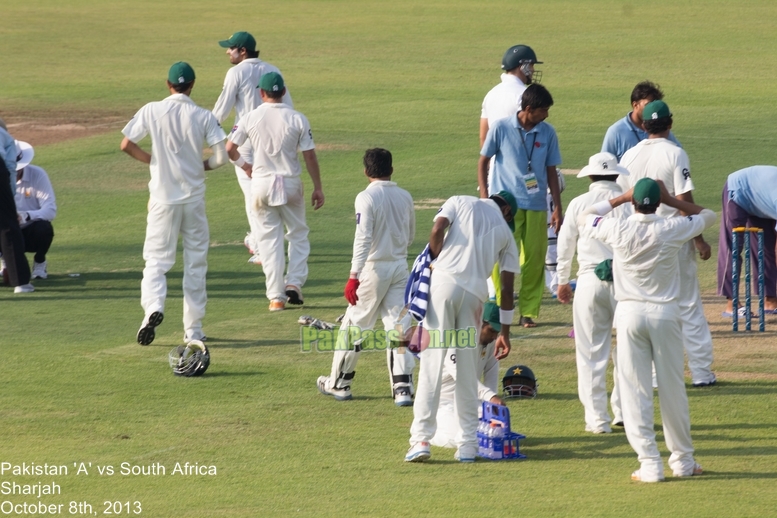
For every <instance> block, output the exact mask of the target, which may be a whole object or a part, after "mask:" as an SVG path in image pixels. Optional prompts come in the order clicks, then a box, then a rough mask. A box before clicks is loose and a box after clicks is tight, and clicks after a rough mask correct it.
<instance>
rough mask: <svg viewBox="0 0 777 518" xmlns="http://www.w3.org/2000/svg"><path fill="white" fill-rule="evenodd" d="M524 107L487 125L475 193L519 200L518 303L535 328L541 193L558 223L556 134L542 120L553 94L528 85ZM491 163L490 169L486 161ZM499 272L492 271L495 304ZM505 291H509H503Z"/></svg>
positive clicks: (541, 252) (543, 207)
mask: <svg viewBox="0 0 777 518" xmlns="http://www.w3.org/2000/svg"><path fill="white" fill-rule="evenodd" d="M521 102H522V105H523V108H522V109H521V111H519V112H518V114H517V116H516V117H510V118H507V119H500V120H498V121H497V122H496V123H494V125H493V126H492V127H491V128H490V129H489V130H488V134H487V136H486V140H485V142H484V144H483V148H482V149H481V150H480V159H479V160H478V186H479V188H480V197H481V198H486V197H487V196H488V195H489V193H490V194H494V193H497V192H499V191H507V192H509V193H510V194H512V195H513V196H514V197H515V199H516V201H517V203H518V213H517V214H516V217H515V239H516V241H518V242H519V243H520V246H521V288H520V294H519V298H518V306H519V309H520V312H521V319H520V324H521V325H523V326H524V327H535V326H536V324H535V323H534V319H535V318H537V317H538V316H539V313H540V305H541V304H542V293H543V290H544V287H545V286H544V268H545V254H546V252H547V248H548V221H547V219H548V218H547V201H546V192H547V190H548V189H550V192H551V196H552V197H553V209H554V212H553V215H552V216H551V226H552V227H553V230H554V232H558V230H559V228H560V227H561V222H562V220H563V217H562V207H561V193H560V190H559V184H558V174H557V172H556V166H557V165H559V164H560V163H561V153H560V152H559V148H558V138H557V137H556V130H554V129H553V126H551V125H550V124H548V123H546V122H544V121H545V119H547V117H548V110H550V107H551V106H552V105H553V97H551V95H550V92H548V91H547V90H546V89H545V87H543V86H542V85H537V84H534V85H530V86H529V87H528V88H527V89H526V91H524V92H523V96H522V98H521ZM491 157H494V165H493V168H492V170H491V171H490V172H489V160H490V159H491ZM498 277H499V274H498V272H497V271H496V270H495V271H494V274H493V276H492V280H493V283H494V286H495V288H496V299H497V303H498V302H499V300H500V294H501V290H500V289H499V278H498ZM508 293H509V292H508Z"/></svg>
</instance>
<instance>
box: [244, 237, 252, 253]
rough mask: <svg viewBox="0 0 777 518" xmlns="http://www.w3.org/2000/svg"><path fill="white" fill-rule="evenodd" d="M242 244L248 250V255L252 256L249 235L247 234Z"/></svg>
mask: <svg viewBox="0 0 777 518" xmlns="http://www.w3.org/2000/svg"><path fill="white" fill-rule="evenodd" d="M243 244H244V245H245V246H246V248H248V253H249V254H251V255H254V249H253V248H252V247H251V233H250V232H247V233H246V237H245V239H243Z"/></svg>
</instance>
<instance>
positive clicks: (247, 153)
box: [235, 140, 261, 257]
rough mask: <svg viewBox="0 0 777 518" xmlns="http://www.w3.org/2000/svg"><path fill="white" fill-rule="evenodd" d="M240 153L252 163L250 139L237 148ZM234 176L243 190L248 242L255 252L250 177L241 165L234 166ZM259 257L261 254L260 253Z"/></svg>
mask: <svg viewBox="0 0 777 518" xmlns="http://www.w3.org/2000/svg"><path fill="white" fill-rule="evenodd" d="M237 150H238V152H239V153H240V157H241V158H243V159H245V161H246V162H248V163H249V164H253V163H254V150H253V148H252V147H251V141H250V140H246V141H245V142H244V143H243V145H242V146H240V147H238V148H237ZM235 176H237V184H238V185H239V186H240V190H241V191H243V199H244V200H245V209H246V218H247V219H248V227H249V229H250V231H251V232H250V234H249V236H250V237H249V244H250V245H251V250H253V251H254V252H255V253H257V254H258V253H259V251H258V250H257V246H256V243H255V242H254V236H255V232H256V217H255V216H254V211H253V208H252V207H253V197H252V196H251V177H250V176H248V175H247V174H246V172H245V171H243V168H242V167H238V166H235ZM260 257H261V254H260Z"/></svg>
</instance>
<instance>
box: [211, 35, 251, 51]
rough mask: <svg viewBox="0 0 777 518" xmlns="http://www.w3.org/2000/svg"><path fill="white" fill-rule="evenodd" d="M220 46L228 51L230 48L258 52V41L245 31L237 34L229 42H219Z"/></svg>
mask: <svg viewBox="0 0 777 518" xmlns="http://www.w3.org/2000/svg"><path fill="white" fill-rule="evenodd" d="M219 45H221V46H222V47H224V48H225V49H228V48H230V47H237V48H239V49H240V48H245V49H246V50H248V51H250V52H254V51H256V40H255V39H254V37H253V36H251V35H250V34H249V33H247V32H245V31H240V32H236V33H235V34H233V35H232V36H230V37H229V39H228V40H221V41H219Z"/></svg>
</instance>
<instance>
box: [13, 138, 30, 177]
mask: <svg viewBox="0 0 777 518" xmlns="http://www.w3.org/2000/svg"><path fill="white" fill-rule="evenodd" d="M14 142H16V170H17V171H18V170H20V169H24V168H25V167H27V166H28V165H30V162H32V157H34V156H35V150H34V149H32V146H31V145H29V144H28V143H26V142H23V141H21V140H15V141H14Z"/></svg>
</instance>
